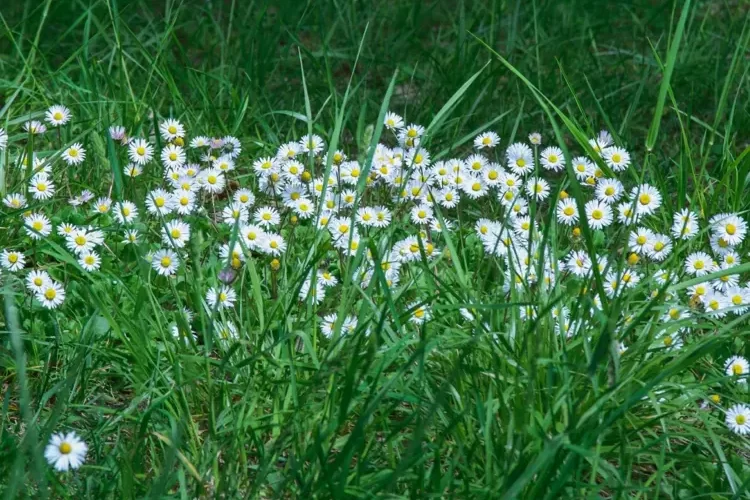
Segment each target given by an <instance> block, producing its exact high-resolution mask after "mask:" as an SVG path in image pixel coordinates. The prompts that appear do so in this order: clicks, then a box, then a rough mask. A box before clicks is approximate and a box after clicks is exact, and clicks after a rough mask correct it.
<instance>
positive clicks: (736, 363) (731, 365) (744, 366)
mask: <svg viewBox="0 0 750 500" xmlns="http://www.w3.org/2000/svg"><path fill="white" fill-rule="evenodd" d="M749 370H750V365H749V364H748V362H747V359H745V358H743V357H742V356H732V357H731V358H729V359H728V360H727V364H726V368H725V369H724V371H725V372H726V374H727V375H728V376H730V377H734V378H735V379H736V380H737V382H742V383H743V384H746V383H747V374H748V371H749Z"/></svg>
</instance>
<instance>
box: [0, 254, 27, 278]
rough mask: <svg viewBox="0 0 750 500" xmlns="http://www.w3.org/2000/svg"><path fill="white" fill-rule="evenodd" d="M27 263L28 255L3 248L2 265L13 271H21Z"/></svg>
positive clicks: (0, 262)
mask: <svg viewBox="0 0 750 500" xmlns="http://www.w3.org/2000/svg"><path fill="white" fill-rule="evenodd" d="M25 263H26V257H25V256H24V255H23V254H22V253H21V252H16V251H14V250H7V249H5V250H3V253H2V255H0V265H2V266H3V267H4V268H5V269H7V270H8V271H11V272H16V271H20V270H21V269H23V266H24V264H25Z"/></svg>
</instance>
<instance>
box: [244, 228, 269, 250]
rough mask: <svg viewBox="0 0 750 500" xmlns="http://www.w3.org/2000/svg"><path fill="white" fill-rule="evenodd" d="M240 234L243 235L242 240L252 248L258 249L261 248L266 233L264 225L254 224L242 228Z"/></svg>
mask: <svg viewBox="0 0 750 500" xmlns="http://www.w3.org/2000/svg"><path fill="white" fill-rule="evenodd" d="M240 234H241V235H242V241H243V242H244V243H245V245H246V246H247V248H249V249H250V250H257V249H258V248H260V245H261V243H262V242H263V238H264V237H265V235H266V233H265V231H264V230H263V228H262V227H260V226H255V225H252V224H249V225H247V226H244V227H242V228H241V229H240Z"/></svg>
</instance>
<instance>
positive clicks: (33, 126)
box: [23, 120, 47, 135]
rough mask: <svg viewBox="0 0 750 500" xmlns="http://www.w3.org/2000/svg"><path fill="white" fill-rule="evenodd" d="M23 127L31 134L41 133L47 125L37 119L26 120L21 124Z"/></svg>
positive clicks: (45, 129)
mask: <svg viewBox="0 0 750 500" xmlns="http://www.w3.org/2000/svg"><path fill="white" fill-rule="evenodd" d="M23 129H24V130H25V131H26V132H28V133H29V134H31V135H41V134H43V133H45V132H46V131H47V127H46V126H45V125H44V124H43V123H42V122H40V121H37V120H30V121H27V122H26V123H24V124H23Z"/></svg>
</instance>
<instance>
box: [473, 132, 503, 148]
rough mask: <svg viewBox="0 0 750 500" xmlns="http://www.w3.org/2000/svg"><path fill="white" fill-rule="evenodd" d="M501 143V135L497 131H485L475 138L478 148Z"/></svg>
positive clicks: (475, 145)
mask: <svg viewBox="0 0 750 500" xmlns="http://www.w3.org/2000/svg"><path fill="white" fill-rule="evenodd" d="M498 144H500V136H499V135H497V134H496V133H495V132H492V131H490V132H484V133H483V134H479V135H478V136H476V137H475V138H474V147H475V148H477V149H485V148H487V149H492V148H494V147H495V146H497V145H498Z"/></svg>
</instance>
